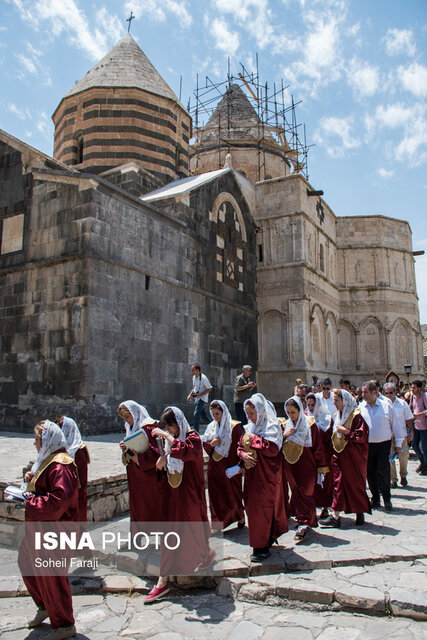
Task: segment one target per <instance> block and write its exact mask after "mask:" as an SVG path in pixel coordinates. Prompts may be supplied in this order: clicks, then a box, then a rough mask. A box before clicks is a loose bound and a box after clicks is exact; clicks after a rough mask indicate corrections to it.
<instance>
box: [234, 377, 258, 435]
mask: <svg viewBox="0 0 427 640" xmlns="http://www.w3.org/2000/svg"><path fill="white" fill-rule="evenodd" d="M251 373H252V367H251V365H250V364H245V365H244V367H243V369H242V373H241V374H240V375H238V376H237V377H236V379H235V381H234V398H233V402H234V411H235V413H236V420H238V421H239V422H241V423H242V424H245V423H246V416H245V411H244V409H243V404H244V402H245V400H247V399H248V398H250V397H251V395H252V394H253V393H254V389H255V387H256V383H255V382H254V381H253V380H251Z"/></svg>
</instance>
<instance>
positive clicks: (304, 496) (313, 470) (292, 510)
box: [285, 424, 328, 527]
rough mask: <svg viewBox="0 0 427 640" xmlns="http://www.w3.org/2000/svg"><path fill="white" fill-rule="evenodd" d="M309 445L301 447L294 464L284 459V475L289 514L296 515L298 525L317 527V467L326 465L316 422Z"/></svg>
mask: <svg viewBox="0 0 427 640" xmlns="http://www.w3.org/2000/svg"><path fill="white" fill-rule="evenodd" d="M310 429H311V439H312V444H311V447H303V452H302V454H301V456H300V458H299V460H297V462H295V463H294V464H290V463H289V462H288V461H287V460H286V459H285V469H286V476H287V478H288V482H289V486H290V488H291V492H292V496H291V500H290V503H289V515H292V516H296V519H297V522H298V525H299V526H301V525H306V526H309V527H317V516H316V503H315V500H314V490H315V487H316V483H317V473H318V469H321V470H322V471H323V470H324V469H325V467H327V466H328V465H327V464H326V462H327V460H326V453H325V448H324V446H323V442H322V439H321V437H320V434H319V429H318V427H317V425H316V424H312V425H311V427H310Z"/></svg>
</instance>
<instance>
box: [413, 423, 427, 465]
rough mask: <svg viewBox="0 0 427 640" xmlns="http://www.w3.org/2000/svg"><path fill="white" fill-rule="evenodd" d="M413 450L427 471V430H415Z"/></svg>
mask: <svg viewBox="0 0 427 640" xmlns="http://www.w3.org/2000/svg"><path fill="white" fill-rule="evenodd" d="M412 448H413V450H414V451H415V453H416V454H417V458H418V460H419V461H420V462H421V464H422V465H423V467H424V468H425V469H427V429H423V430H421V429H414V439H413V440H412Z"/></svg>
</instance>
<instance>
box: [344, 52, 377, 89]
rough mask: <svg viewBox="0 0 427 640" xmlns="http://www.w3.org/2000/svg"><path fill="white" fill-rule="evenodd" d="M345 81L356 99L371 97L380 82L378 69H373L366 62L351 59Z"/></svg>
mask: <svg viewBox="0 0 427 640" xmlns="http://www.w3.org/2000/svg"><path fill="white" fill-rule="evenodd" d="M347 81H348V84H349V85H350V86H351V87H353V91H354V93H355V95H356V97H361V98H366V97H368V96H373V95H374V93H376V91H377V90H378V86H379V81H380V75H379V71H378V67H373V66H372V65H370V64H368V63H367V62H360V61H359V60H357V59H356V58H353V60H352V61H351V63H350V68H349V73H348V76H347Z"/></svg>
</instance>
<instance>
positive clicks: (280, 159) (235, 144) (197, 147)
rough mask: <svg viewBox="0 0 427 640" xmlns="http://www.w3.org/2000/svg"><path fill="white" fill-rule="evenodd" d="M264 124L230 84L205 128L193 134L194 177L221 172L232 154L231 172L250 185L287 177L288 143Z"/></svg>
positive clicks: (237, 88) (237, 89)
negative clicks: (211, 172) (216, 171)
mask: <svg viewBox="0 0 427 640" xmlns="http://www.w3.org/2000/svg"><path fill="white" fill-rule="evenodd" d="M273 133H274V128H273V127H270V126H268V125H267V124H265V123H264V124H263V123H262V121H261V120H260V118H259V116H258V114H257V112H256V110H255V109H254V107H253V106H252V104H251V103H250V101H249V99H248V97H247V96H246V94H245V93H244V91H243V90H242V88H241V87H240V86H239V85H238V84H232V85H231V86H230V87H229V88H228V89H227V91H226V92H225V94H224V95H223V97H222V98H221V100H220V101H219V103H218V104H217V106H216V108H215V110H214V112H213V114H212V115H211V117H210V118H209V120H208V123H207V124H206V125H204V126H201V127H198V128H197V130H196V142H195V144H194V145H193V146H192V148H191V150H190V168H191V170H192V171H193V172H194V173H203V172H206V171H213V170H215V169H220V168H221V167H222V166H223V165H224V162H225V158H226V155H227V154H228V153H230V154H231V162H232V165H233V168H234V169H236V170H237V171H239V172H240V173H242V174H243V175H245V176H246V177H247V178H249V180H251V181H252V182H257V181H258V180H261V179H266V178H273V177H274V178H276V177H280V176H284V175H288V173H289V161H288V159H287V150H288V147H287V143H286V142H282V141H281V140H280V139H279V138H278V136H277V134H275V135H273Z"/></svg>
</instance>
